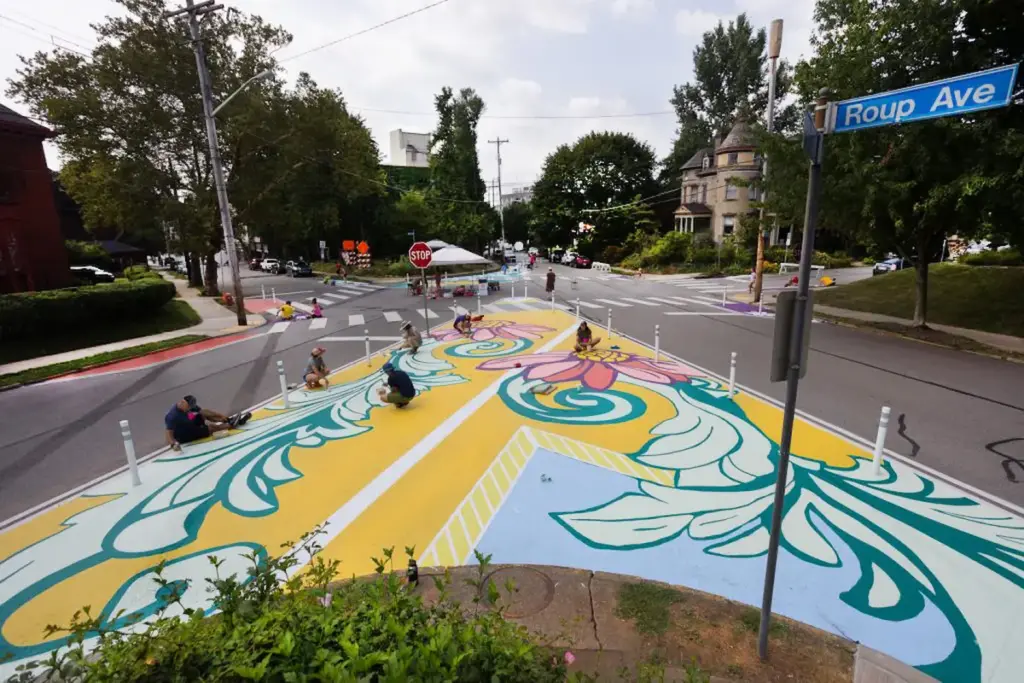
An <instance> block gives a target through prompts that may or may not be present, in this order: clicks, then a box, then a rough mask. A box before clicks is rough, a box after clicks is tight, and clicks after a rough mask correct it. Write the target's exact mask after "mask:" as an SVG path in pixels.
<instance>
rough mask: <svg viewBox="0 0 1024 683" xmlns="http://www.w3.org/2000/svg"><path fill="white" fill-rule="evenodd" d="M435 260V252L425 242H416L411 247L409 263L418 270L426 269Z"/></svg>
mask: <svg viewBox="0 0 1024 683" xmlns="http://www.w3.org/2000/svg"><path fill="white" fill-rule="evenodd" d="M433 259H434V252H433V251H432V250H431V249H430V247H428V246H427V245H426V243H425V242H416V243H415V244H413V245H412V246H411V247H409V263H411V264H412V265H414V266H416V267H417V268H426V267H428V266H429V265H430V262H431V261H432V260H433Z"/></svg>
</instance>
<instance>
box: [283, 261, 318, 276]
mask: <svg viewBox="0 0 1024 683" xmlns="http://www.w3.org/2000/svg"><path fill="white" fill-rule="evenodd" d="M285 270H286V271H287V272H288V277H312V276H313V269H312V268H310V267H309V264H308V263H306V262H305V261H289V262H288V263H287V264H286V265H285Z"/></svg>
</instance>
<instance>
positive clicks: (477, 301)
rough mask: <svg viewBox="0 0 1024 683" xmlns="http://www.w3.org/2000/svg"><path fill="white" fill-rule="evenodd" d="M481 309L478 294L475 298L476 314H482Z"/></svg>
mask: <svg viewBox="0 0 1024 683" xmlns="http://www.w3.org/2000/svg"><path fill="white" fill-rule="evenodd" d="M482 309H483V303H482V302H481V301H480V295H479V294H478V295H477V297H476V314H477V315H480V313H481V312H482Z"/></svg>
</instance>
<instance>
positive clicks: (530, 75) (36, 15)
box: [0, 0, 814, 193]
mask: <svg viewBox="0 0 1024 683" xmlns="http://www.w3.org/2000/svg"><path fill="white" fill-rule="evenodd" d="M219 1H220V2H223V4H224V5H225V6H227V7H234V8H236V9H238V10H240V11H243V12H247V13H252V14H258V15H260V16H262V17H263V18H264V19H266V20H267V21H269V22H271V23H275V24H279V25H281V26H283V27H284V28H285V29H286V30H288V31H289V32H290V33H291V34H292V35H293V36H294V39H293V41H292V43H291V45H289V46H287V47H285V48H284V49H282V50H280V52H278V54H277V56H278V57H279V58H280V59H281V60H284V62H285V63H284V64H283V65H282V66H283V68H284V70H285V71H284V73H285V74H286V76H287V77H288V78H289V79H294V77H295V76H296V75H297V74H298V73H299V72H300V71H307V72H309V73H310V74H311V75H312V77H313V78H314V80H316V81H317V83H318V84H319V85H321V86H324V87H331V88H337V89H339V90H340V91H341V92H342V94H343V95H344V97H345V99H346V101H347V103H348V105H349V108H350V110H351V111H353V112H355V113H358V114H359V115H361V116H362V117H363V118H364V119H365V121H366V123H367V125H368V126H369V128H370V130H371V131H372V132H373V135H374V137H375V139H376V140H377V143H378V145H379V146H380V150H381V161H382V162H384V163H387V162H388V161H389V149H388V133H389V131H391V130H393V129H396V128H401V129H403V130H406V131H413V132H424V133H428V132H430V130H431V129H432V128H433V126H434V123H435V118H434V115H433V97H434V95H435V94H436V93H437V92H439V91H440V89H441V88H442V87H443V86H445V85H449V86H451V87H452V88H453V89H455V90H456V91H457V90H458V89H459V88H462V87H472V88H474V89H476V91H477V93H478V94H479V95H480V96H481V97H482V98H483V100H484V103H485V105H486V109H485V112H484V117H483V119H482V120H481V121H480V124H479V128H478V138H479V145H478V153H479V155H480V166H481V173H482V176H483V178H484V181H485V182H487V183H490V182H492V181H493V180H494V179H495V178H496V177H497V162H496V158H495V145H493V144H488V143H487V141H488V140H493V139H496V138H498V137H500V138H502V139H507V140H509V143H508V144H507V145H502V148H501V149H502V186H503V189H504V191H505V192H506V193H507V192H509V191H512V190H516V189H519V188H522V187H523V186H526V185H529V184H531V183H533V182H534V181H535V180H536V179H537V177H538V176H539V174H540V171H541V168H542V165H543V163H544V158H545V157H546V156H547V155H548V154H550V153H551V152H553V151H554V150H555V148H556V147H557V146H558V145H560V144H563V143H571V142H573V141H574V140H576V139H577V138H579V137H580V136H581V135H584V134H586V133H588V132H590V131H593V130H598V131H601V130H614V131H623V132H629V133H632V134H633V135H635V136H636V137H637V138H639V139H641V140H644V141H646V142H647V143H648V144H650V145H651V146H652V147H653V148H654V149H655V151H656V153H657V155H658V157H659V158H661V157H663V156H664V155H666V154H667V153H668V151H669V149H670V147H671V143H672V139H673V137H674V133H675V128H676V121H675V116H674V115H673V114H672V112H671V105H670V104H669V98H670V97H671V96H672V87H673V85H676V84H682V83H685V82H687V81H688V80H690V78H691V77H692V74H693V49H694V47H695V46H696V45H697V44H698V43H699V42H700V39H701V35H702V34H703V32H704V31H707V30H709V29H711V28H713V27H714V26H715V25H716V24H717V23H718V22H719V21H725V22H728V21H729V20H734V19H735V18H736V16H737V15H738V14H739V13H740V12H746V13H747V16H748V17H749V19H750V21H751V23H752V24H753V25H754V26H763V27H767V26H768V24H769V23H770V22H771V20H772V19H776V18H781V19H783V20H784V22H785V26H784V31H783V41H782V56H783V57H784V58H787V59H789V60H790V61H791V62H793V61H796V60H797V59H798V58H800V57H801V56H802V55H807V54H808V52H809V39H810V31H811V27H812V12H813V8H814V0H447V2H444V3H442V4H440V5H439V6H437V7H434V8H431V9H428V10H426V11H423V12H420V13H418V14H415V15H413V16H410V17H408V18H406V19H403V20H401V21H397V22H395V23H392V24H389V25H387V26H384V27H382V28H379V29H375V30H373V31H370V32H368V33H365V34H363V35H360V36H357V37H354V38H351V39H349V40H345V41H343V42H340V43H338V44H336V45H333V46H330V47H326V48H324V49H321V50H317V51H314V52H312V53H309V54H306V55H300V53H303V52H306V51H307V50H310V49H311V48H315V47H317V46H320V45H323V44H324V43H328V42H330V41H333V40H337V39H338V38H342V37H344V36H346V35H349V34H352V33H355V32H357V31H360V30H363V29H366V28H369V27H371V26H374V25H376V24H378V23H380V22H383V21H386V20H388V19H391V18H394V17H396V16H399V15H401V14H404V13H406V12H409V11H412V10H415V9H417V8H420V7H424V6H425V5H429V4H431V2H432V0H219ZM169 4H170V5H172V6H176V5H180V4H183V2H179V1H178V0H171V2H170V3H169ZM121 12H122V10H121V7H120V6H119V5H117V4H116V3H115V2H113V1H112V0H36V2H34V3H25V2H24V1H23V0H0V80H2V81H3V86H4V87H3V88H2V89H0V91H6V89H7V79H9V78H10V77H12V76H14V75H15V70H16V69H17V68H18V67H19V64H20V63H19V60H18V57H17V55H19V54H23V55H29V54H32V53H33V52H35V51H37V50H47V49H52V46H53V45H54V44H55V43H56V44H57V45H61V46H64V47H67V48H69V49H72V50H77V51H86V52H87V51H88V49H89V48H91V47H92V46H93V45H94V44H95V40H94V38H93V35H94V34H93V31H92V29H91V28H90V26H89V25H90V23H95V22H97V21H100V20H102V19H103V17H104V16H106V15H110V14H120V13H121ZM294 55H300V56H297V57H296V58H295V59H289V58H290V57H292V56H294ZM197 88H198V81H197ZM0 102H2V103H4V104H6V105H7V106H10V107H12V108H14V109H15V110H16V111H20V112H22V113H28V110H27V107H25V106H24V105H23V104H22V103H19V102H17V101H14V100H12V99H11V98H9V97H7V96H6V94H5V93H3V92H0ZM633 114H642V115H639V116H623V115H633ZM522 117H525V118H522ZM531 117H549V118H531ZM550 117H554V118H550ZM558 117H561V118H558ZM598 117H600V118H598ZM47 156H48V160H49V162H50V165H51V166H52V167H54V168H56V167H59V165H60V160H59V159H58V158H57V156H56V154H55V151H54V149H53V148H52V146H51V147H48V149H47Z"/></svg>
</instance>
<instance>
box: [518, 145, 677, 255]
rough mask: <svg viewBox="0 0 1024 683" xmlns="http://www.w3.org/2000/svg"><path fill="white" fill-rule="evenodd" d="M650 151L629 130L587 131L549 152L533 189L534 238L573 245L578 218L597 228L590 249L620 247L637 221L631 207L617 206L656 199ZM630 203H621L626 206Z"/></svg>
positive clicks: (550, 243)
mask: <svg viewBox="0 0 1024 683" xmlns="http://www.w3.org/2000/svg"><path fill="white" fill-rule="evenodd" d="M655 165H656V161H655V157H654V151H653V150H652V149H651V147H650V146H649V145H647V144H646V143H643V142H640V141H639V140H637V139H636V138H634V137H633V136H632V135H629V134H628V133H610V132H603V133H588V134H587V135H584V136H583V137H581V138H580V139H579V140H577V141H576V142H575V143H574V144H572V145H571V146H570V145H561V146H560V147H559V148H558V149H556V150H555V151H554V152H552V153H551V154H550V155H548V157H547V159H545V161H544V168H543V171H542V173H541V177H540V179H539V180H538V181H537V183H536V184H535V185H534V188H533V201H532V206H533V210H534V224H535V226H536V228H535V229H536V232H537V236H538V238H539V239H540V240H541V241H542V242H543V243H544V244H547V245H559V246H565V245H566V244H568V243H571V241H572V237H573V234H574V233H575V231H576V230H577V228H578V226H579V223H580V222H581V221H586V222H588V223H593V224H595V225H596V226H597V230H596V232H595V235H594V237H593V240H592V242H593V248H594V249H595V250H597V253H600V252H601V250H602V249H603V248H604V247H606V246H608V245H612V244H617V245H621V244H622V242H623V241H624V240H625V238H626V236H627V235H629V234H630V233H631V232H632V231H633V229H634V228H635V225H636V216H635V211H633V210H632V209H630V210H618V209H616V208H615V207H621V206H622V205H625V204H630V205H632V204H633V203H641V202H637V200H638V199H640V198H650V197H654V196H655V195H657V193H658V186H657V183H656V182H655V180H654V168H655ZM628 208H629V207H623V209H628Z"/></svg>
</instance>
